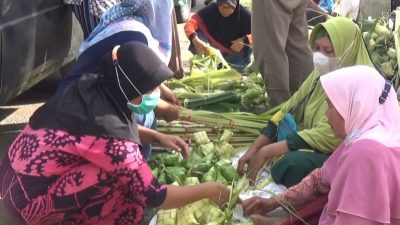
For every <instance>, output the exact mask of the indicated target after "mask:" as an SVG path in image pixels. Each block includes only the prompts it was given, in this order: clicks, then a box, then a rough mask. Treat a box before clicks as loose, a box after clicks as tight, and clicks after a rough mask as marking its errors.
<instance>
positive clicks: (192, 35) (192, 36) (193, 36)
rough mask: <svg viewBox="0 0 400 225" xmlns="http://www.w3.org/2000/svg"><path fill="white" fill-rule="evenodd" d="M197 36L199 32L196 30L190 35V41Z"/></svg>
mask: <svg viewBox="0 0 400 225" xmlns="http://www.w3.org/2000/svg"><path fill="white" fill-rule="evenodd" d="M195 37H197V33H196V32H194V33H192V34H191V35H190V36H189V41H192V40H193V39H194V38H195Z"/></svg>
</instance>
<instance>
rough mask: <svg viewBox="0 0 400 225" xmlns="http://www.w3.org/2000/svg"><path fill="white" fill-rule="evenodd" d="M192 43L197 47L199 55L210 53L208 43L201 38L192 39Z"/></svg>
mask: <svg viewBox="0 0 400 225" xmlns="http://www.w3.org/2000/svg"><path fill="white" fill-rule="evenodd" d="M192 43H193V45H194V47H195V49H196V53H197V54H198V55H208V52H209V51H208V46H207V44H206V43H205V42H204V41H202V40H201V39H200V38H198V37H195V38H193V39H192Z"/></svg>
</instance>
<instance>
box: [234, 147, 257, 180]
mask: <svg viewBox="0 0 400 225" xmlns="http://www.w3.org/2000/svg"><path fill="white" fill-rule="evenodd" d="M256 154H257V151H255V150H253V149H249V150H247V152H246V153H245V154H244V155H243V156H242V157H240V159H239V162H238V166H237V168H236V171H237V173H238V174H239V175H240V176H243V175H244V174H245V173H246V171H248V168H247V170H246V171H245V169H244V168H245V166H246V165H247V166H248V165H249V164H250V162H251V160H253V158H254V156H255V155H256Z"/></svg>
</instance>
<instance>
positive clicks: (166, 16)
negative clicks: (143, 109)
mask: <svg viewBox="0 0 400 225" xmlns="http://www.w3.org/2000/svg"><path fill="white" fill-rule="evenodd" d="M172 7H173V1H172V0H163V1H160V0H121V2H120V3H117V4H116V5H114V6H113V7H111V8H110V9H109V10H107V11H106V12H105V13H103V15H102V16H101V18H100V22H99V24H98V25H97V27H96V28H95V29H94V30H93V31H92V33H91V34H90V36H89V37H88V38H87V39H86V40H85V41H84V42H83V44H82V45H81V47H80V49H79V51H80V52H81V53H82V52H83V51H85V50H86V49H88V48H89V47H90V46H92V45H94V44H96V43H97V42H99V41H101V40H103V39H105V38H107V37H109V36H111V35H113V34H115V33H118V32H122V31H129V30H134V31H140V32H143V33H144V35H145V36H146V37H147V39H150V40H148V43H149V47H151V48H152V49H153V50H154V51H155V52H156V53H157V55H159V57H160V58H161V59H162V61H163V62H165V63H168V62H169V59H170V57H171V49H172V47H171V44H172V20H171V18H172ZM152 39H154V41H155V42H156V43H155V44H152V43H153V40H152ZM154 45H155V46H154Z"/></svg>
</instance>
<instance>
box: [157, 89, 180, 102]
mask: <svg viewBox="0 0 400 225" xmlns="http://www.w3.org/2000/svg"><path fill="white" fill-rule="evenodd" d="M160 92H161V98H162V99H164V100H165V101H167V102H169V103H171V104H173V105H177V106H180V105H181V103H180V102H179V99H178V97H176V95H175V93H174V92H173V91H172V90H171V89H169V88H168V87H167V86H165V85H164V84H161V85H160Z"/></svg>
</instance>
